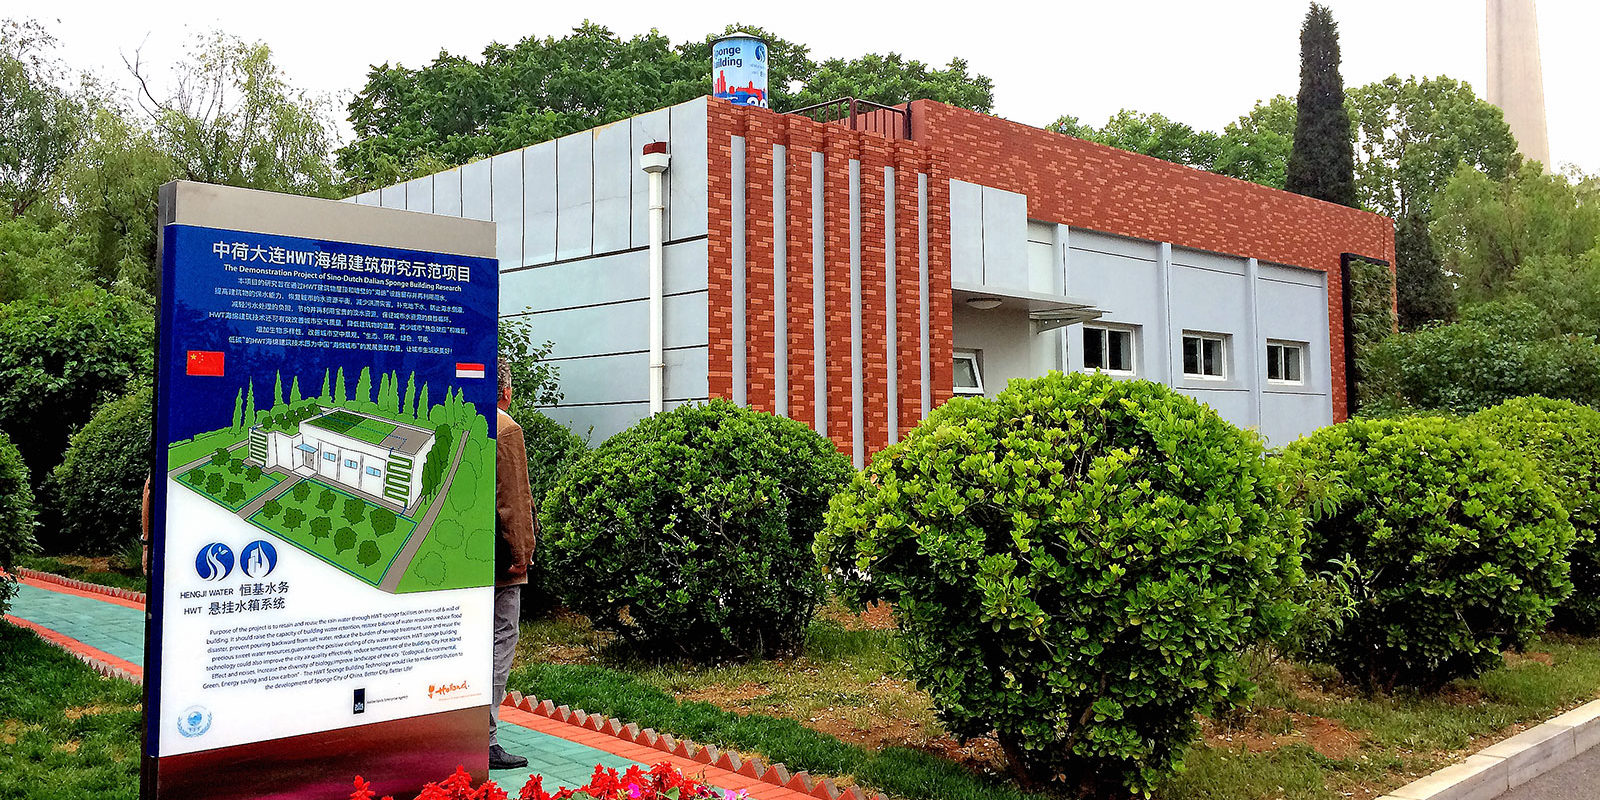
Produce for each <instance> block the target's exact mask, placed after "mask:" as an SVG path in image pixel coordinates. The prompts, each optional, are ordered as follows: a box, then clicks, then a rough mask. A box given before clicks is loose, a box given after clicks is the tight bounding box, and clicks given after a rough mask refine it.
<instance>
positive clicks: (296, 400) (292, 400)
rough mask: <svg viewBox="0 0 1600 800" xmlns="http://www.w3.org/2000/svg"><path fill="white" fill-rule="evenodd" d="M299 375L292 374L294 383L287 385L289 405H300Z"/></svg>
mask: <svg viewBox="0 0 1600 800" xmlns="http://www.w3.org/2000/svg"><path fill="white" fill-rule="evenodd" d="M300 400H301V397H300V376H299V375H296V376H294V384H293V385H292V386H290V387H289V405H294V406H297V405H300Z"/></svg>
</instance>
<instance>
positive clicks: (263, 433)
mask: <svg viewBox="0 0 1600 800" xmlns="http://www.w3.org/2000/svg"><path fill="white" fill-rule="evenodd" d="M433 439H434V435H433V432H432V431H429V430H424V429H422V428H418V427H415V426H412V425H405V424H402V423H398V422H393V421H390V420H385V419H380V418H378V417H372V416H367V415H365V414H359V413H356V412H354V411H347V410H344V409H338V408H336V409H333V410H331V411H328V412H326V413H323V414H319V415H317V416H315V417H312V418H310V419H308V420H306V421H305V422H302V423H300V429H299V431H298V432H296V433H286V432H284V431H280V430H266V429H264V428H262V427H261V426H256V427H254V428H251V429H250V457H251V458H252V459H254V460H256V461H259V462H261V463H262V464H263V465H265V466H266V467H267V468H268V469H271V468H273V467H277V468H280V469H283V470H285V471H288V472H292V473H294V474H296V475H301V476H306V477H312V476H315V477H318V478H321V479H323V480H325V481H328V482H330V483H335V484H338V485H340V486H344V487H346V488H349V489H354V490H356V491H358V492H361V493H362V494H365V495H367V496H369V497H372V498H380V499H382V500H385V501H387V502H389V503H392V504H393V505H394V506H395V507H396V508H397V509H399V510H401V511H402V512H404V511H405V510H406V509H410V508H412V507H413V506H415V505H416V503H417V501H418V500H419V499H420V498H421V497H422V463H421V462H422V460H423V458H425V457H426V455H427V452H428V449H429V448H430V447H432V446H433Z"/></svg>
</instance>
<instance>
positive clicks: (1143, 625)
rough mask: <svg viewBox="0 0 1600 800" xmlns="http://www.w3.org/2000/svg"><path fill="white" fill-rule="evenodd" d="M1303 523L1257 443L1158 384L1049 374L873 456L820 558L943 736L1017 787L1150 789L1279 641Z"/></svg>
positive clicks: (1087, 791)
mask: <svg viewBox="0 0 1600 800" xmlns="http://www.w3.org/2000/svg"><path fill="white" fill-rule="evenodd" d="M1297 537H1298V529H1297V526H1296V524H1295V518H1294V516H1293V514H1292V513H1290V512H1289V510H1288V509H1287V507H1286V506H1285V505H1284V502H1283V499H1282V497H1281V495H1280V492H1279V489H1278V487H1277V483H1276V476H1275V475H1274V474H1273V473H1272V472H1271V471H1270V469H1269V466H1268V464H1267V463H1266V462H1265V461H1264V460H1263V458H1262V446H1261V443H1260V440H1259V439H1258V438H1257V437H1255V436H1254V435H1251V434H1247V433H1245V432H1243V431H1241V430H1239V429H1238V428H1235V427H1234V426H1232V425H1230V424H1228V423H1227V422H1226V421H1224V420H1222V419H1221V418H1220V417H1218V416H1217V414H1216V413H1215V412H1214V411H1212V410H1210V409H1209V408H1206V407H1205V406H1202V405H1201V404H1200V403H1198V402H1196V401H1194V400H1193V399H1191V398H1188V397H1186V396H1183V395H1180V394H1178V393H1177V392H1175V391H1173V390H1171V389H1170V388H1168V387H1165V386H1162V385H1160V384H1156V383H1151V382H1148V381H1118V380H1114V379H1112V378H1109V377H1106V376H1103V375H1092V376H1091V375H1082V374H1071V375H1063V374H1061V373H1051V374H1049V375H1047V376H1045V377H1043V378H1038V379H1033V380H1015V381H1012V382H1011V383H1010V384H1009V385H1008V386H1007V388H1006V389H1005V390H1004V391H1002V392H1001V393H1000V394H999V395H998V396H997V397H996V398H994V399H992V400H989V399H983V398H965V399H957V400H953V401H951V402H949V403H947V404H945V405H944V406H942V407H940V408H939V409H937V410H935V411H934V412H933V414H931V415H930V416H929V417H928V418H927V419H926V420H925V421H924V422H923V423H922V424H921V425H919V426H918V427H917V428H916V429H914V430H912V431H911V432H910V433H909V434H908V435H907V436H906V437H905V438H904V439H903V440H902V441H901V442H900V443H899V444H896V445H891V446H890V447H889V448H887V449H885V450H883V451H882V452H880V453H879V454H878V455H877V456H875V457H874V458H873V461H872V463H871V465H869V466H868V468H867V469H866V470H865V471H863V472H862V473H860V474H858V475H857V477H856V479H855V480H854V481H853V482H852V483H851V485H850V487H849V488H848V489H847V490H846V491H844V492H841V493H840V494H839V495H837V496H836V497H835V498H834V500H833V504H832V506H831V507H830V509H829V512H828V525H827V529H826V531H825V533H824V534H823V535H822V536H820V537H819V538H818V540H817V553H818V555H819V557H820V558H821V559H822V560H823V563H824V564H825V565H826V566H827V568H828V570H829V574H830V576H831V577H832V578H833V579H834V581H835V583H836V584H837V585H839V586H840V587H841V588H842V590H843V592H844V596H845V597H846V599H847V600H849V601H851V602H853V603H857V604H862V603H865V602H868V601H881V602H885V603H889V604H891V605H892V606H893V607H894V609H895V619H896V621H897V622H898V623H899V625H900V628H901V630H902V631H903V632H904V634H905V637H904V645H905V663H906V670H907V672H908V674H909V675H910V676H911V677H912V678H913V679H915V680H916V682H917V685H918V687H919V688H921V689H923V690H924V691H926V692H928V694H929V695H930V696H931V697H932V699H933V702H934V705H935V707H937V708H938V709H939V716H940V719H941V721H942V722H943V723H944V725H945V726H946V727H947V728H948V729H949V730H950V731H951V732H952V733H954V734H956V735H957V736H959V737H962V738H973V737H979V736H984V735H987V734H989V733H990V732H991V731H993V732H995V733H996V736H997V738H998V740H999V742H1000V745H1001V747H1002V748H1003V749H1004V750H1005V753H1006V756H1007V759H1006V760H1007V764H1008V766H1009V768H1010V769H1011V771H1012V773H1013V775H1014V776H1015V777H1016V778H1017V779H1018V781H1019V782H1021V783H1022V784H1023V785H1026V786H1041V787H1043V786H1052V787H1054V788H1056V789H1058V790H1066V791H1068V792H1072V793H1076V794H1083V795H1097V796H1123V795H1126V794H1127V793H1130V792H1131V793H1133V794H1147V793H1148V792H1149V791H1150V790H1151V788H1152V787H1154V786H1155V785H1156V784H1157V783H1159V782H1160V780H1161V779H1162V778H1164V777H1165V776H1166V775H1168V774H1170V773H1171V772H1172V771H1173V770H1174V769H1176V768H1177V767H1178V766H1179V764H1180V763H1181V758H1182V754H1183V751H1184V748H1185V745H1186V744H1187V743H1188V742H1189V741H1190V740H1192V739H1193V738H1194V737H1195V736H1196V735H1197V733H1198V724H1197V722H1196V715H1197V713H1200V712H1202V711H1207V710H1212V709H1228V708H1231V707H1233V706H1236V705H1238V704H1239V703H1241V702H1242V701H1243V700H1244V699H1245V698H1246V697H1247V696H1248V693H1249V684H1248V681H1246V680H1245V679H1244V676H1243V675H1242V674H1241V666H1240V660H1239V656H1240V655H1241V654H1242V653H1243V651H1244V650H1245V649H1246V648H1248V647H1249V646H1251V645H1252V644H1253V643H1255V642H1257V641H1260V640H1262V639H1263V638H1265V637H1270V636H1274V635H1276V634H1278V633H1281V632H1282V631H1283V630H1284V629H1285V628H1286V627H1287V625H1288V624H1289V622H1290V619H1291V616H1292V612H1293V607H1292V604H1290V603H1289V602H1287V593H1288V591H1289V590H1290V588H1291V587H1293V586H1294V585H1295V584H1296V583H1297V582H1298V581H1299V579H1300V573H1299V556H1298V552H1297V548H1296V545H1297Z"/></svg>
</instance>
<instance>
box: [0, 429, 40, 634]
mask: <svg viewBox="0 0 1600 800" xmlns="http://www.w3.org/2000/svg"><path fill="white" fill-rule="evenodd" d="M30 483H31V481H29V479H28V467H27V465H26V464H24V463H22V456H21V455H20V454H19V453H18V452H17V448H16V447H14V446H12V444H11V439H10V438H9V437H7V436H6V433H5V431H0V614H4V613H5V611H6V608H7V606H8V605H9V604H10V602H11V596H12V594H13V593H15V592H16V590H17V578H16V574H17V573H16V569H15V567H16V565H17V558H18V557H20V556H28V555H32V554H33V553H34V551H35V550H36V549H37V547H38V546H37V544H35V542H34V538H33V536H34V529H35V527H36V512H35V511H34V504H33V488H32V487H31V486H30Z"/></svg>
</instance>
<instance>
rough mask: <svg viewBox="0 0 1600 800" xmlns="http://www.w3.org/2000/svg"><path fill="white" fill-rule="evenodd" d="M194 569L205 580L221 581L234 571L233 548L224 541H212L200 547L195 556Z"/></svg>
mask: <svg viewBox="0 0 1600 800" xmlns="http://www.w3.org/2000/svg"><path fill="white" fill-rule="evenodd" d="M194 571H195V574H196V575H199V576H200V580H203V581H212V582H216V581H220V580H222V579H223V578H226V577H228V573H230V572H233V548H230V547H228V546H227V545H225V544H223V543H222V542H212V543H211V544H208V545H206V546H205V547H202V548H200V552H199V553H197V554H196V555H195V557H194Z"/></svg>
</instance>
